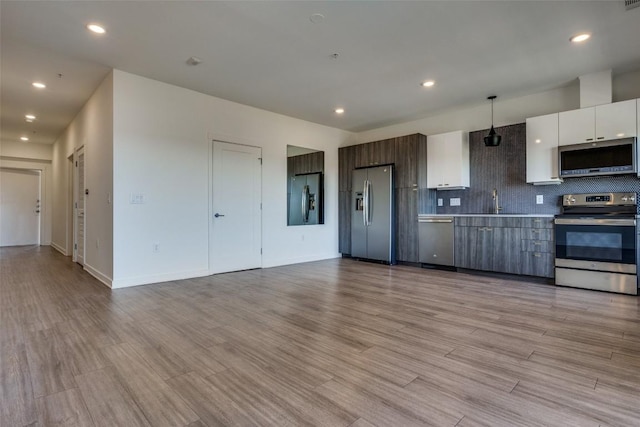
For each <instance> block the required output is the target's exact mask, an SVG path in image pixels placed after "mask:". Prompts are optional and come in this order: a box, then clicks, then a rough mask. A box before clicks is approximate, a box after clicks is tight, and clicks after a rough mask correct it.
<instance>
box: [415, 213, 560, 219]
mask: <svg viewBox="0 0 640 427" xmlns="http://www.w3.org/2000/svg"><path fill="white" fill-rule="evenodd" d="M431 216H433V217H447V216H449V217H451V216H453V217H456V216H471V217H473V216H481V217H496V218H553V217H554V215H553V214H510V213H504V214H503V213H501V214H490V213H484V214H483V213H477V214H418V218H420V217H422V218H424V217H431Z"/></svg>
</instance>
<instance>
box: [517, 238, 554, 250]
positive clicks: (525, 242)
mask: <svg viewBox="0 0 640 427" xmlns="http://www.w3.org/2000/svg"><path fill="white" fill-rule="evenodd" d="M554 250H555V247H554V243H553V241H551V240H530V239H522V252H543V253H553V252H554Z"/></svg>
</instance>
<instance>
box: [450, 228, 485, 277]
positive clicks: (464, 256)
mask: <svg viewBox="0 0 640 427" xmlns="http://www.w3.org/2000/svg"><path fill="white" fill-rule="evenodd" d="M457 222H458V218H456V227H455V230H454V245H455V246H454V252H455V257H454V259H455V266H456V267H458V268H469V269H478V261H477V253H476V249H477V246H478V237H479V236H478V235H479V232H478V230H479V229H480V227H460V226H458V225H457Z"/></svg>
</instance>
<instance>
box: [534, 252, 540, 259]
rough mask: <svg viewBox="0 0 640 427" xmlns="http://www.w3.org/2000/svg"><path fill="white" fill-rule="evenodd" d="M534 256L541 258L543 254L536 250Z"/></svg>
mask: <svg viewBox="0 0 640 427" xmlns="http://www.w3.org/2000/svg"><path fill="white" fill-rule="evenodd" d="M533 256H534V257H536V258H540V257H541V256H542V255H540V254H539V253H537V252H536V253H534V254H533Z"/></svg>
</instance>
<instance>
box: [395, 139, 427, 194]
mask: <svg viewBox="0 0 640 427" xmlns="http://www.w3.org/2000/svg"><path fill="white" fill-rule="evenodd" d="M426 141H427V137H426V136H424V135H421V134H414V135H407V136H402V137H399V138H396V139H395V150H396V153H395V159H396V160H395V161H396V188H414V187H418V186H419V185H418V173H419V155H420V146H421V145H424V146H425V147H426V145H427V144H426ZM423 151H424V153H425V154H426V149H425V150H423ZM424 171H425V178H424V180H425V186H424V187H423V188H426V158H425V164H424Z"/></svg>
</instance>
